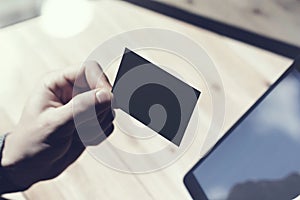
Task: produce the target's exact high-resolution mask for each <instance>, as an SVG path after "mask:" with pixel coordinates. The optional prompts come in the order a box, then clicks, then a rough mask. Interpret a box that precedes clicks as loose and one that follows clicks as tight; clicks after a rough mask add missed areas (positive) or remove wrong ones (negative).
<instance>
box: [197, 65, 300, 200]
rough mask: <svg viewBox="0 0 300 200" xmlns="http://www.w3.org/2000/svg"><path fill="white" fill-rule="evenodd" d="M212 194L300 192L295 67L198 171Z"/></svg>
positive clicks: (216, 197)
mask: <svg viewBox="0 0 300 200" xmlns="http://www.w3.org/2000/svg"><path fill="white" fill-rule="evenodd" d="M193 174H194V176H195V177H196V180H197V181H198V182H199V185H200V186H201V188H202V190H203V191H204V193H205V195H206V196H207V198H208V199H213V200H226V199H228V200H240V199H243V200H247V199H251V200H253V199H260V200H261V199H272V200H276V199H279V200H285V199H292V198H295V197H296V196H298V195H300V76H299V72H297V71H296V69H292V70H291V72H290V73H289V74H288V75H287V76H286V77H285V78H284V79H283V80H282V81H281V82H280V83H279V84H278V85H277V86H276V87H275V88H274V89H273V90H272V91H271V93H270V94H269V95H268V96H266V98H265V99H264V100H263V101H262V102H261V103H260V104H258V106H257V107H256V108H255V109H254V110H253V111H252V112H251V113H250V114H249V115H248V116H247V117H246V118H245V119H244V120H243V121H241V123H240V124H238V125H237V126H236V128H235V129H234V130H233V131H232V132H231V133H230V134H229V135H228V136H227V137H226V138H225V139H224V140H223V141H222V142H221V143H219V145H218V146H217V147H216V148H215V149H214V150H213V151H212V152H211V154H210V155H209V156H208V157H206V158H205V160H204V161H203V162H202V163H201V164H200V165H198V167H196V168H195V169H194V171H193Z"/></svg>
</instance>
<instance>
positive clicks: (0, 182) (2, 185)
mask: <svg viewBox="0 0 300 200" xmlns="http://www.w3.org/2000/svg"><path fill="white" fill-rule="evenodd" d="M5 137H6V135H3V136H0V195H2V194H6V193H11V192H18V189H17V187H16V186H15V185H14V184H12V183H11V182H10V181H9V180H8V179H7V178H6V175H5V172H4V170H3V169H2V166H1V160H2V150H3V147H4V141H5Z"/></svg>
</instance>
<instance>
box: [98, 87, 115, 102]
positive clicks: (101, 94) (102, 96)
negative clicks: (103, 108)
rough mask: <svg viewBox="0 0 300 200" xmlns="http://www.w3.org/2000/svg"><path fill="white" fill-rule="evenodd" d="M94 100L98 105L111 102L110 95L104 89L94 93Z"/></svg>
mask: <svg viewBox="0 0 300 200" xmlns="http://www.w3.org/2000/svg"><path fill="white" fill-rule="evenodd" d="M96 98H97V100H98V102H99V103H102V102H106V101H110V100H111V93H110V92H109V91H107V90H105V89H102V90H99V91H98V92H96Z"/></svg>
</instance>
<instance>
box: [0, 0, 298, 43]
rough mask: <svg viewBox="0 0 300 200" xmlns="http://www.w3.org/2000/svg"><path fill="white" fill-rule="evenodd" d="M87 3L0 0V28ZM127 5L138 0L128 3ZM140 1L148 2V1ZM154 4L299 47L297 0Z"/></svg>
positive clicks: (204, 0)
mask: <svg viewBox="0 0 300 200" xmlns="http://www.w3.org/2000/svg"><path fill="white" fill-rule="evenodd" d="M88 1H91V0H73V1H72V0H0V27H5V26H8V25H11V24H14V23H17V22H20V21H23V20H26V19H30V18H32V17H36V16H39V15H40V14H41V13H43V12H41V11H42V10H44V11H45V12H46V11H47V10H49V9H50V10H51V9H52V8H53V7H56V9H55V11H54V12H55V14H61V13H63V15H62V16H59V17H60V18H63V17H68V15H65V13H66V11H67V10H68V11H69V10H74V7H75V8H77V9H78V10H76V11H77V13H78V12H80V10H81V8H82V6H83V4H85V3H87V2H88ZM94 1H95V0H94ZM98 1H101V0H98ZM106 1H107V0H106ZM111 1H118V0H111ZM129 2H133V3H134V2H138V1H130V0H129ZM140 2H151V0H149V1H147V0H146V1H144V0H143V1H140ZM155 2H159V3H163V4H167V5H170V6H174V7H177V8H180V9H182V10H185V11H188V12H191V13H194V14H197V15H200V16H204V17H208V18H210V19H214V20H217V21H221V22H223V23H226V24H231V25H234V26H236V27H240V28H243V29H246V30H249V31H252V32H255V33H258V34H262V35H265V36H268V37H270V38H274V39H278V40H281V41H284V42H287V43H290V44H294V45H297V46H300V37H299V33H300V1H299V0H242V1H241V0H209V1H208V0H157V1H155ZM145 4H147V3H145ZM53 5H55V6H53ZM76 5H77V6H76ZM78 5H80V6H78ZM60 11H62V12H61V13H60ZM45 12H44V13H45ZM52 17H55V15H52ZM49 26H51V24H49Z"/></svg>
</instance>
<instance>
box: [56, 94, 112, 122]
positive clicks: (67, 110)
mask: <svg viewBox="0 0 300 200" xmlns="http://www.w3.org/2000/svg"><path fill="white" fill-rule="evenodd" d="M111 102H112V93H111V92H110V91H108V90H106V89H95V90H90V91H87V92H84V93H81V94H78V95H76V96H75V97H73V98H72V99H71V101H69V102H68V103H67V104H65V105H64V106H62V107H60V109H61V114H62V115H63V116H65V117H64V118H65V120H66V121H71V120H73V119H74V118H75V120H76V123H79V124H82V123H84V122H86V121H88V120H90V119H92V118H96V117H97V115H99V114H101V113H103V112H105V111H106V110H107V109H109V108H111Z"/></svg>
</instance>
